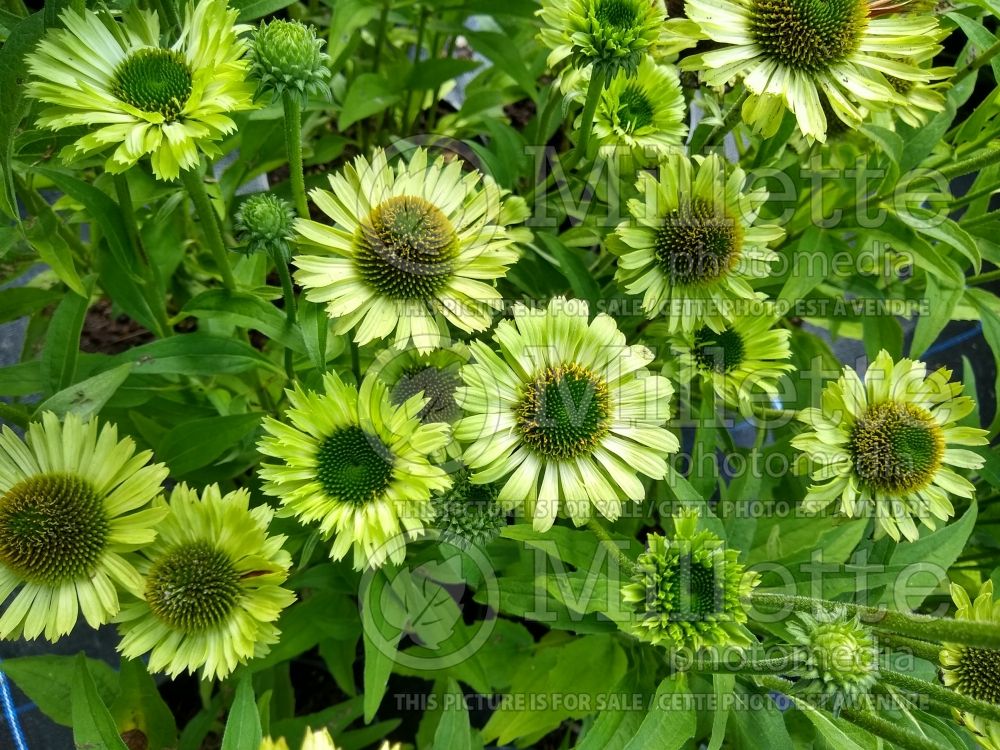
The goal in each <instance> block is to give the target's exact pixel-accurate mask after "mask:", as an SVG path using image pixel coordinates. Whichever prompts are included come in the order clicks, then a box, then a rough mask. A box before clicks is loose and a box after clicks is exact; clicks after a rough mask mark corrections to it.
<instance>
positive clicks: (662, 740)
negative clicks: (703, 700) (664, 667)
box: [625, 675, 697, 750]
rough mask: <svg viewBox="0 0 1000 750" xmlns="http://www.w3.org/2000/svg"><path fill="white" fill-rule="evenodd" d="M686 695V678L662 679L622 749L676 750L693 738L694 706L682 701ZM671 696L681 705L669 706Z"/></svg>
mask: <svg viewBox="0 0 1000 750" xmlns="http://www.w3.org/2000/svg"><path fill="white" fill-rule="evenodd" d="M686 695H687V678H685V677H684V675H673V676H671V677H667V678H666V679H665V680H663V682H661V683H660V686H659V687H658V688H657V689H656V695H654V696H653V705H652V707H651V708H650V709H649V713H648V714H646V718H645V719H643V720H642V724H641V725H640V727H639V731H638V732H636V733H635V737H633V738H632V741H631V742H629V743H628V744H627V745H626V746H625V750H646V748H651V747H655V748H656V750H679V748H681V747H683V746H684V745H685V744H686V743H687V741H688V740H690V739H691V738H692V737H694V733H695V729H696V727H697V721H696V719H695V713H694V709H693V708H691V706H690V705H685V703H684V701H683V699H684V697H685V696H686ZM673 696H676V697H677V698H678V699H680V701H681V705H677V706H675V705H672V700H671V698H672V697H673Z"/></svg>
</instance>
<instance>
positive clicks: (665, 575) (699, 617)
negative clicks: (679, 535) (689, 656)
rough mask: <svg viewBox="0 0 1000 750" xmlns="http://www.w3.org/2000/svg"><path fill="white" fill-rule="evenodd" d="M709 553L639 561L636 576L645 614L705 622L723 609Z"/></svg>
mask: <svg viewBox="0 0 1000 750" xmlns="http://www.w3.org/2000/svg"><path fill="white" fill-rule="evenodd" d="M717 573H718V571H716V569H715V561H714V559H713V558H712V557H711V556H703V555H692V554H689V553H685V554H681V555H679V556H677V557H674V556H670V557H667V558H661V557H653V556H650V557H648V558H647V559H646V560H643V561H640V571H639V573H638V576H637V580H638V582H639V584H640V585H641V586H642V587H643V588H644V589H645V596H646V600H645V607H646V614H655V615H658V616H660V617H663V618H665V619H666V620H667V621H668V622H704V621H706V620H711V619H714V617H715V616H716V615H718V614H720V613H721V612H723V610H724V609H725V591H724V589H723V581H722V578H721V577H720V576H719V575H717Z"/></svg>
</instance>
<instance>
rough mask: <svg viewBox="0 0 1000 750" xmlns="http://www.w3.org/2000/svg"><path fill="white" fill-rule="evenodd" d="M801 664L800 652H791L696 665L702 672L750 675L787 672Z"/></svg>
mask: <svg viewBox="0 0 1000 750" xmlns="http://www.w3.org/2000/svg"><path fill="white" fill-rule="evenodd" d="M801 665H802V652H801V651H799V652H793V653H790V654H785V655H784V656H777V657H774V658H772V659H759V660H757V661H754V660H752V659H747V660H745V661H736V662H732V663H729V662H725V661H721V662H714V663H712V664H705V665H700V664H699V665H698V669H699V671H704V672H736V673H740V674H751V675H776V674H787V673H788V672H792V671H794V670H795V669H796V668H797V667H799V666H801Z"/></svg>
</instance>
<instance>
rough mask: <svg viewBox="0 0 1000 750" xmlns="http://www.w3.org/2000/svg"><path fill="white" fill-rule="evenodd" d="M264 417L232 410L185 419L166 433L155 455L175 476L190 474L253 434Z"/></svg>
mask: <svg viewBox="0 0 1000 750" xmlns="http://www.w3.org/2000/svg"><path fill="white" fill-rule="evenodd" d="M263 417H264V415H263V414H262V413H252V414H230V415H228V416H224V417H210V418H208V419H193V420H190V421H185V422H182V423H181V424H179V425H177V426H176V427H174V428H173V429H171V430H170V431H169V432H168V433H167V434H166V435H165V436H164V437H163V440H162V441H161V442H160V444H159V445H158V446H157V451H156V457H157V459H158V460H160V461H163V462H164V463H165V464H166V465H167V466H169V467H170V473H171V474H172V475H173V476H177V477H181V476H184V475H185V474H190V473H191V472H192V471H195V470H196V469H200V468H201V467H203V466H208V465H209V464H210V463H212V462H213V461H215V459H217V458H218V457H219V456H221V455H222V454H223V453H225V452H226V451H228V450H230V449H231V448H232V447H233V446H234V445H236V444H237V443H238V442H240V441H241V440H244V439H245V438H246V437H247V436H248V435H249V434H253V433H254V432H255V431H256V429H257V425H258V424H259V423H260V420H261V419H263Z"/></svg>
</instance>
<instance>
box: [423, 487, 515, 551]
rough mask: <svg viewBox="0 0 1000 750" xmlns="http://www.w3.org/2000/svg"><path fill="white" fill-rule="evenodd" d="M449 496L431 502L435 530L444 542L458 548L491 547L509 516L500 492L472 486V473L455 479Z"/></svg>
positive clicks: (442, 496) (496, 488)
mask: <svg viewBox="0 0 1000 750" xmlns="http://www.w3.org/2000/svg"><path fill="white" fill-rule="evenodd" d="M452 481H453V483H452V486H451V489H449V490H448V491H446V492H443V493H441V494H439V495H435V496H434V497H433V498H431V504H432V505H433V506H434V520H433V522H432V523H433V525H434V528H435V529H437V530H438V531H439V532H440V533H441V539H442V540H443V541H445V542H447V543H449V544H453V545H455V546H456V547H463V548H464V547H469V546H476V547H482V546H484V545H486V544H489V543H490V542H492V541H493V540H494V539H496V538H497V536H498V535H499V534H500V531H501V530H502V529H503V527H504V526H506V525H507V512H506V511H505V510H504V509H503V506H502V505H501V504H500V503H499V501H498V496H499V494H500V491H499V488H498V487H497V486H496V485H493V484H472V482H470V481H469V471H468V469H464V468H463V469H461V470H460V471H459V472H458V473H457V474H455V475H454V476H453V477H452Z"/></svg>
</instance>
